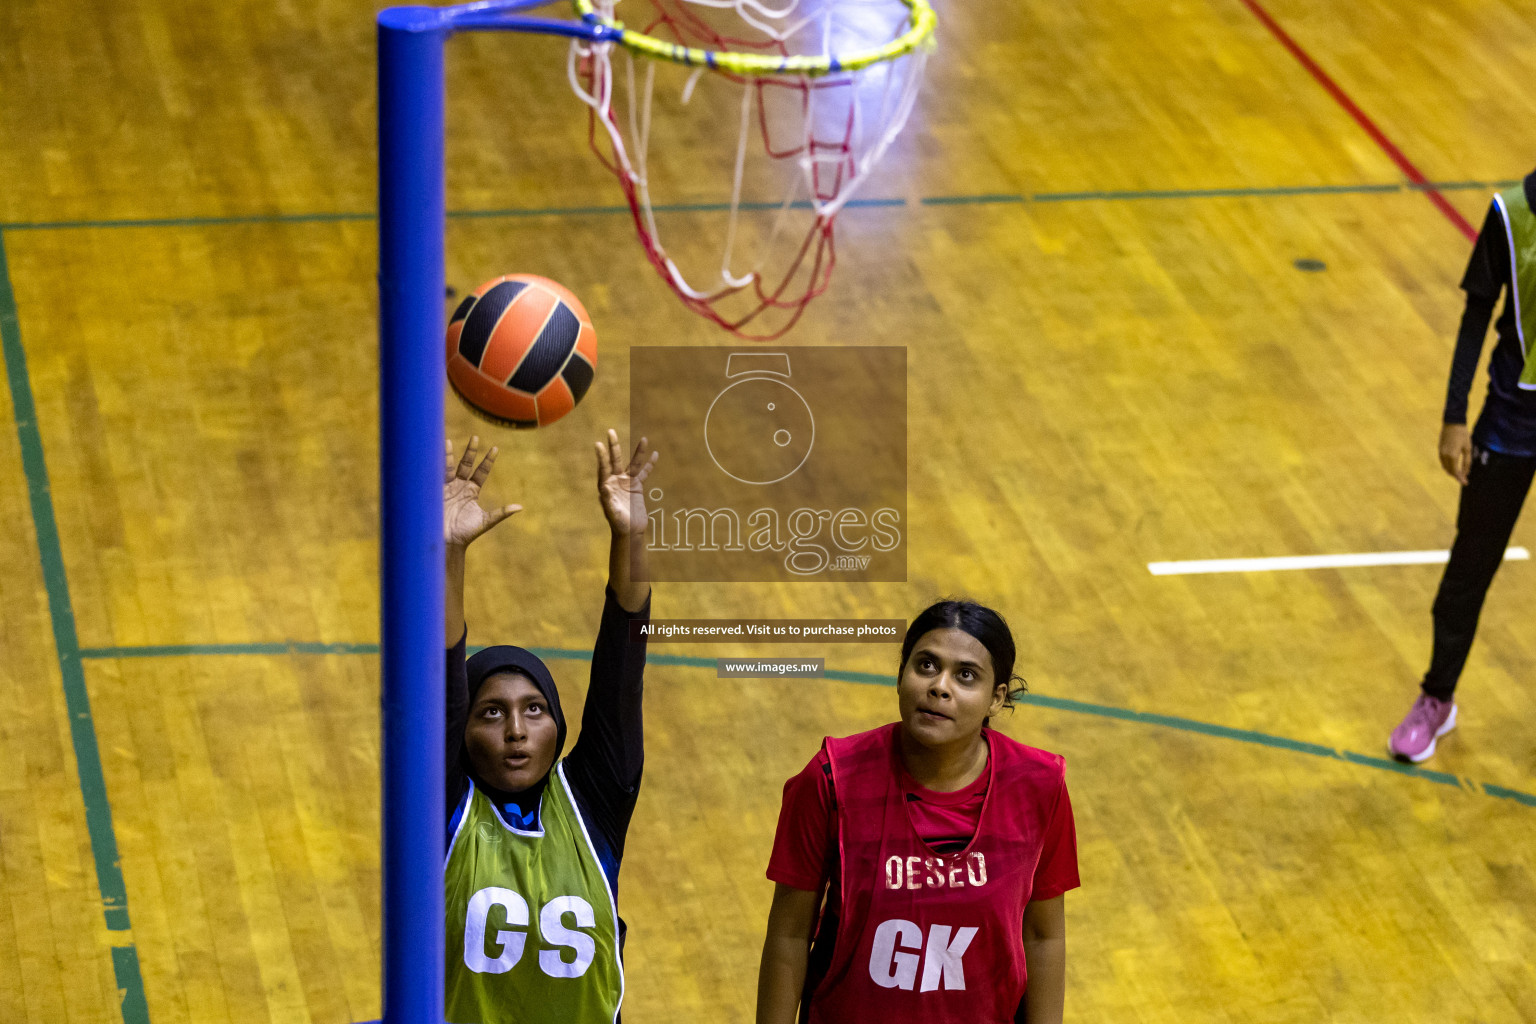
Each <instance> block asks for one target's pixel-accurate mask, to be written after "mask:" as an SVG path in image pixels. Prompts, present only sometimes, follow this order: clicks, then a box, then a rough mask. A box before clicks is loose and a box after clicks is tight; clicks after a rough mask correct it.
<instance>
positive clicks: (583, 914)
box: [443, 764, 624, 1024]
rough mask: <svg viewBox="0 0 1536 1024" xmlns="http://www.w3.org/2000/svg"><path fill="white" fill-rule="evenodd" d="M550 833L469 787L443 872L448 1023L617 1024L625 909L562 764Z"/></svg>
mask: <svg viewBox="0 0 1536 1024" xmlns="http://www.w3.org/2000/svg"><path fill="white" fill-rule="evenodd" d="M539 824H540V825H541V826H542V828H543V831H542V832H525V831H521V830H519V829H515V828H513V827H512V826H510V825H508V824H507V823H506V822H505V821H504V820H503V819H502V817H501V816H500V815H499V814H497V813H496V809H495V807H494V806H493V805H492V803H491V801H490V799H489V798H488V797H487V796H486V795H485V794H484V793H482V792H481V791H480V789H479V788H478V787H476V786H475V784H474V783H473V782H471V783H470V787H469V806H468V807H466V808H465V810H464V817H463V819H462V820H461V821H460V822H459V827H458V830H457V831H456V832H455V833H454V836H453V840H452V843H451V844H450V846H449V849H448V864H447V867H446V869H445V871H444V876H445V878H444V880H445V885H446V888H445V892H444V900H443V904H444V912H445V914H446V921H445V924H446V928H445V932H446V937H447V943H448V949H447V970H446V974H445V976H444V979H443V981H444V1003H445V1013H446V1019H447V1020H448V1022H449V1024H613V1021H614V1019H615V1018H616V1017H617V1015H618V1011H619V1003H620V1002H621V1001H622V1000H623V997H624V970H623V967H622V966H621V965H620V963H619V940H618V930H619V924H618V922H619V914H618V907H617V904H615V902H614V899H613V894H612V893H611V892H610V891H609V889H608V879H607V877H606V876H605V875H604V874H603V868H602V865H601V864H600V863H598V859H597V851H596V850H595V849H594V848H593V846H592V840H591V838H590V837H589V836H588V834H587V829H586V824H585V823H584V822H583V821H582V820H581V813H580V812H579V811H578V810H577V809H576V801H575V800H574V799H573V798H572V796H571V790H570V786H569V784H568V783H567V782H566V779H565V768H564V765H561V764H557V765H556V766H555V770H554V771H553V772H551V773H550V779H549V783H548V784H547V785H546V786H545V787H544V797H543V801H542V804H541V806H540V808H539Z"/></svg>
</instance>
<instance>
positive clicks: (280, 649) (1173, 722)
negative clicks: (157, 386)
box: [80, 640, 1536, 807]
mask: <svg viewBox="0 0 1536 1024" xmlns="http://www.w3.org/2000/svg"><path fill="white" fill-rule="evenodd" d="M480 649H481V648H479V647H471V648H469V650H470V651H471V652H473V651H477V650H480ZM528 649H529V650H530V651H532V652H533V653H534V654H536V655H538V656H539V657H541V658H544V659H546V660H550V661H591V660H592V652H591V651H584V650H575V649H572V648H567V647H530V648H528ZM378 653H379V645H378V644H321V643H306V642H302V641H297V640H285V641H283V642H282V643H265V644H175V645H163V646H157V647H87V648H84V649H82V650H81V651H80V656H81V657H83V658H157V657H168V656H176V657H198V656H204V655H229V654H378ZM717 660H718V659H716V658H704V657H699V656H698V655H692V654H662V653H658V652H656V651H651V652H650V653H649V654H648V655H647V656H646V661H647V662H648V663H649V664H652V665H677V666H682V667H687V668H708V669H713V668H715V663H716V661H717ZM822 678H826V679H837V680H840V681H842V682H847V683H861V684H864V685H866V686H895V685H896V680H895V679H894V678H893V677H891V676H888V675H880V674H878V673H873V672H848V671H843V670H840V669H830V668H829V669H827V670H826V671H825V672H824V674H823V676H822ZM1019 703H1021V704H1031V705H1034V706H1036V707H1042V708H1051V709H1052V710H1055V711H1069V712H1072V713H1073V714H1079V715H1095V716H1097V717H1099V718H1113V719H1117V720H1119V721H1122V722H1135V723H1137V724H1140V725H1155V726H1159V727H1161V728H1165V729H1177V730H1179V731H1180V732H1192V733H1198V734H1200V735H1202V736H1215V737H1218V738H1220V739H1225V740H1236V741H1237V742H1239V743H1253V744H1257V745H1258V746H1262V747H1271V748H1273V749H1275V750H1286V751H1290V752H1291V753H1293V754H1306V755H1308V756H1311V757H1322V758H1327V759H1328V760H1331V761H1343V762H1345V763H1346V764H1355V765H1360V766H1362V767H1365V768H1375V769H1377V770H1379V771H1388V772H1395V773H1396V774H1398V775H1406V776H1409V777H1411V778H1415V779H1425V780H1427V781H1429V782H1437V783H1439V784H1440V785H1442V786H1455V787H1456V788H1458V789H1468V790H1471V791H1472V792H1474V793H1485V794H1487V795H1488V796H1493V797H1498V798H1499V799H1501V800H1513V801H1515V802H1516V803H1519V804H1524V805H1525V806H1527V807H1536V794H1531V793H1525V792H1522V791H1520V790H1518V789H1509V788H1507V787H1505V786H1495V785H1490V784H1485V783H1480V782H1477V781H1476V780H1474V779H1468V778H1466V777H1464V776H1461V775H1452V774H1451V773H1450V772H1439V771H1435V770H1433V769H1430V768H1419V767H1416V766H1414V765H1408V764H1403V763H1401V762H1399V761H1394V760H1392V759H1391V758H1388V757H1371V756H1370V755H1367V754H1357V753H1355V752H1354V751H1352V750H1340V749H1338V748H1336V747H1326V746H1323V745H1322V744H1320V743H1307V742H1305V741H1303V740H1293V739H1288V738H1287V737H1284V736H1271V735H1270V734H1269V733H1263V732H1255V731H1253V730H1252V729H1235V728H1233V727H1232V726H1229V725H1215V724H1212V723H1210V722H1201V721H1198V720H1196V719H1193V718H1181V717H1179V716H1177V715H1160V714H1156V713H1155V712H1151V711H1132V710H1130V709H1129V708H1118V707H1114V706H1113V705H1110V704H1093V703H1090V702H1088V701H1081V700H1069V699H1067V698H1065V697H1048V696H1045V695H1043V694H1037V693H1026V694H1024V695H1023V696H1022V697H1021V698H1019Z"/></svg>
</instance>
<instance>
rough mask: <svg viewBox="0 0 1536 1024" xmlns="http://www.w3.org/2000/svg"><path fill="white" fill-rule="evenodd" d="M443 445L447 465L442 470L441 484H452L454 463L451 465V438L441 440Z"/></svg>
mask: <svg viewBox="0 0 1536 1024" xmlns="http://www.w3.org/2000/svg"><path fill="white" fill-rule="evenodd" d="M443 444H444V445H445V446H446V456H447V459H448V464H447V466H446V467H444V469H443V483H445V484H451V483H453V465H454V463H453V438H451V437H445V438H443Z"/></svg>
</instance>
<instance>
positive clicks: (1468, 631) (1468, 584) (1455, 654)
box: [1421, 447, 1536, 700]
mask: <svg viewBox="0 0 1536 1024" xmlns="http://www.w3.org/2000/svg"><path fill="white" fill-rule="evenodd" d="M1533 474H1536V457H1526V456H1521V455H1500V454H1499V453H1498V452H1491V451H1488V450H1487V449H1486V448H1478V447H1474V448H1473V449H1472V469H1471V472H1470V473H1469V474H1468V477H1467V486H1465V487H1463V488H1462V489H1461V507H1460V508H1459V509H1458V510H1457V512H1456V543H1455V544H1453V545H1451V560H1450V562H1449V563H1447V564H1446V567H1445V575H1444V576H1442V577H1441V578H1440V592H1439V593H1437V594H1436V595H1435V607H1434V617H1435V650H1434V654H1433V655H1432V656H1431V657H1430V663H1429V671H1428V672H1426V673H1424V682H1423V683H1422V684H1421V685H1422V686H1423V688H1424V692H1425V693H1427V694H1429V695H1430V696H1431V697H1435V698H1438V699H1439V700H1450V699H1451V694H1452V693H1454V692H1455V690H1456V680H1457V679H1459V678H1460V677H1461V669H1462V666H1464V665H1465V664H1466V663H1467V653H1468V652H1469V651H1471V650H1472V636H1473V634H1475V633H1476V632H1477V617H1478V615H1480V614H1481V613H1482V610H1483V598H1484V596H1486V595H1487V593H1488V584H1490V583H1492V582H1493V574H1494V573H1496V572H1498V570H1499V563H1501V562H1502V561H1503V560H1504V549H1505V547H1506V546H1507V545H1508V544H1509V535H1510V533H1511V531H1513V530H1514V528H1515V520H1516V519H1518V518H1520V506H1521V505H1523V504H1525V495H1526V492H1527V491H1529V490H1530V489H1531V477H1532V475H1533Z"/></svg>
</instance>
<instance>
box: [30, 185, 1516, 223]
mask: <svg viewBox="0 0 1536 1024" xmlns="http://www.w3.org/2000/svg"><path fill="white" fill-rule="evenodd" d="M1522 180H1523V179H1520V178H1514V179H1510V180H1508V181H1441V182H1427V183H1425V184H1415V183H1413V182H1397V183H1388V184H1360V185H1278V186H1273V187H1235V188H1186V189H1142V190H1104V191H1085V192H1018V193H992V194H987V195H973V196H964V195H962V196H925V197H923V198H922V199H920V200H919V201H918V204H919V205H921V206H994V205H1010V204H1023V203H1078V202H1108V201H1133V200H1143V199H1262V198H1266V197H1283V196H1320V195H1373V194H1378V193H1400V192H1424V191H1440V192H1455V191H1468V190H1475V189H1487V190H1489V191H1492V190H1495V189H1503V188H1510V187H1513V186H1514V185H1518V184H1519V183H1520V182H1521V181H1522ZM782 205H783V204H782V203H742V204H741V207H740V208H741V209H743V210H747V211H772V210H777V209H779V207H780V206H782ZM908 205H909V204H908V203H907V201H906V200H905V199H853V200H850V201H849V202H848V203H847V207H846V208H847V209H851V210H858V209H883V208H893V207H906V206H908ZM790 206H791V208H793V209H796V210H808V209H810V206H811V204H810V203H808V202H804V201H801V202H795V203H791V204H790ZM730 208H731V207H730V204H729V203H674V204H670V205H667V204H663V205H659V206H655V207H653V208H652V209H654V210H655V211H656V212H657V213H723V212H726V211H729V210H730ZM627 213H629V207H628V206H538V207H521V208H520V207H507V208H504V209H474V210H449V211H448V219H449V220H485V219H496V218H506V219H517V218H524V217H588V216H613V215H616V214H627ZM373 219H374V214H372V213H371V212H339V213H271V214H249V215H243V216H230V217H144V218H131V217H130V218H123V219H119V220H50V221H11V222H6V223H0V230H4V231H67V230H71V229H81V228H184V227H217V226H220V225H239V224H323V223H333V222H347V221H372V220H373Z"/></svg>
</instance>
